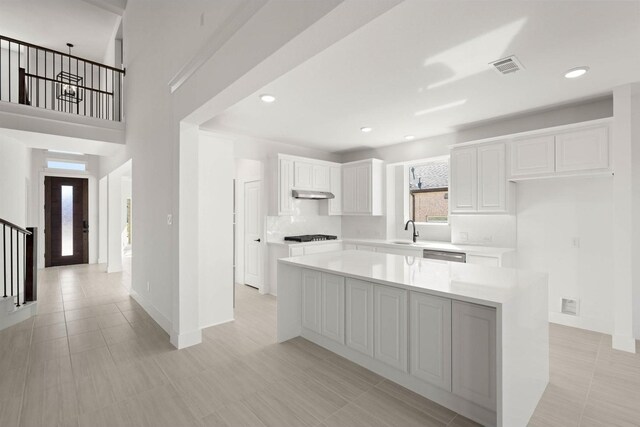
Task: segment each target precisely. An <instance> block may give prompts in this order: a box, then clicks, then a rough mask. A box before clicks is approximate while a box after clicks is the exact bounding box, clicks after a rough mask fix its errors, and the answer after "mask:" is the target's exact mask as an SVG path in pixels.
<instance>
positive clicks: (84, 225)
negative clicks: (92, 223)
mask: <svg viewBox="0 0 640 427" xmlns="http://www.w3.org/2000/svg"><path fill="white" fill-rule="evenodd" d="M82 232H83V233H88V232H89V223H88V222H87V221H86V220H84V221H82Z"/></svg>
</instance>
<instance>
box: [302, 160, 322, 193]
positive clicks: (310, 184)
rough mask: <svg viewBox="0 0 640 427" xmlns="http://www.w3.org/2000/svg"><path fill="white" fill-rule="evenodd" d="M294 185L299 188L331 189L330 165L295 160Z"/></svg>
mask: <svg viewBox="0 0 640 427" xmlns="http://www.w3.org/2000/svg"><path fill="white" fill-rule="evenodd" d="M294 164H295V179H294V187H295V188H297V189H299V190H319V191H329V187H330V182H329V179H330V178H329V166H327V165H325V164H316V163H312V162H306V161H297V160H296V161H294Z"/></svg>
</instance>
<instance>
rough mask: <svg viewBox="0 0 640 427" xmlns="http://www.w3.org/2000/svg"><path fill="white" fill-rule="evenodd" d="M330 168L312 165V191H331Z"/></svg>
mask: <svg viewBox="0 0 640 427" xmlns="http://www.w3.org/2000/svg"><path fill="white" fill-rule="evenodd" d="M329 168H330V166H327V165H313V180H312V182H311V185H312V187H313V189H314V190H321V191H329V190H330V189H331V178H330V177H331V174H330V169H329Z"/></svg>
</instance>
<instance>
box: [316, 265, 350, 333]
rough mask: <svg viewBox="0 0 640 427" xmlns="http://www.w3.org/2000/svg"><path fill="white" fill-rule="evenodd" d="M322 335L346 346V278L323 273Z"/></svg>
mask: <svg viewBox="0 0 640 427" xmlns="http://www.w3.org/2000/svg"><path fill="white" fill-rule="evenodd" d="M320 319H321V320H320V323H321V325H322V327H321V328H320V333H321V334H322V335H324V336H325V337H327V338H330V339H332V340H334V341H337V342H339V343H340V344H344V277H342V276H336V275H334V274H327V273H322V297H321V316H320Z"/></svg>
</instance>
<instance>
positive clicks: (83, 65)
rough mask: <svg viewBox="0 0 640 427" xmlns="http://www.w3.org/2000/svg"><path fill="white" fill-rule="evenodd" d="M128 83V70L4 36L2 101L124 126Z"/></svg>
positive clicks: (0, 49) (0, 53) (0, 74)
mask: <svg viewBox="0 0 640 427" xmlns="http://www.w3.org/2000/svg"><path fill="white" fill-rule="evenodd" d="M69 50H71V49H69ZM123 79H124V70H121V69H118V68H115V67H110V66H108V65H104V64H100V63H98V62H95V61H90V60H88V59H84V58H80V57H78V56H74V55H71V53H64V52H59V51H57V50H53V49H48V48H45V47H42V46H37V45H34V44H31V43H27V42H23V41H20V40H16V39H13V38H10V37H5V36H2V35H0V101H6V102H13V103H18V104H24V105H31V106H34V107H38V108H45V109H48V110H54V111H62V112H66V113H71V114H76V115H80V116H88V117H95V118H99V119H105V120H113V121H122V104H123V103H122V89H123V83H124V81H123Z"/></svg>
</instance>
